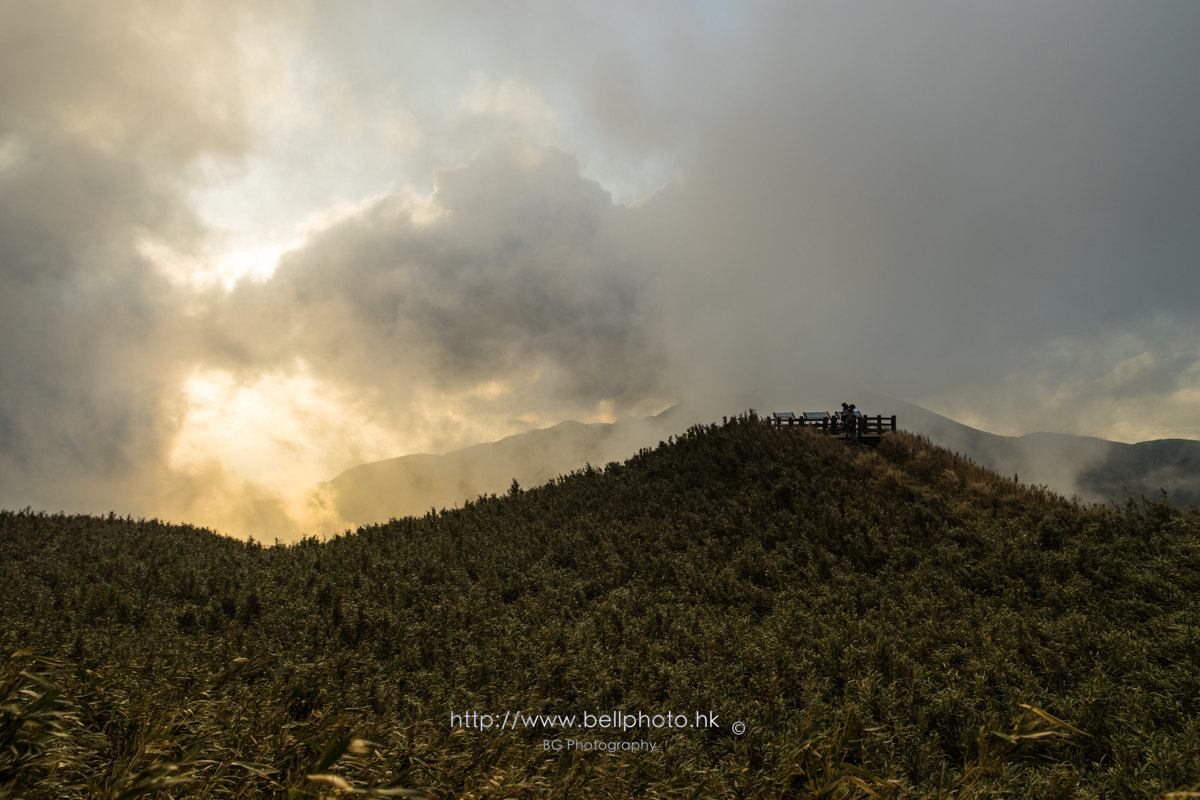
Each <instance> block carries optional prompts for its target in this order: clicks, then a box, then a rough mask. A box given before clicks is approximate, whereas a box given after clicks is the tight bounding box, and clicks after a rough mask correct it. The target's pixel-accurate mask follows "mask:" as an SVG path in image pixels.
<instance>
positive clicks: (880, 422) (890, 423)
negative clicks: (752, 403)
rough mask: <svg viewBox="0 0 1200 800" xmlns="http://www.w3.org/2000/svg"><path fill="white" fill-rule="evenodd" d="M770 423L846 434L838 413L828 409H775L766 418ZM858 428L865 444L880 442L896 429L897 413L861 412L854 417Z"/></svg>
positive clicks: (860, 438)
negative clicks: (796, 411)
mask: <svg viewBox="0 0 1200 800" xmlns="http://www.w3.org/2000/svg"><path fill="white" fill-rule="evenodd" d="M766 422H767V424H768V425H770V426H772V427H775V428H809V429H810V430H817V431H820V432H821V433H827V434H830V435H834V436H840V435H844V434H845V433H846V426H845V425H843V424H842V421H841V419H839V418H838V416H837V415H836V414H831V413H829V412H828V411H804V412H801V413H800V414H797V413H795V412H793V411H775V412H772V413H771V416H769V417H767V418H766ZM854 425H855V426H856V427H857V429H858V440H859V441H860V442H862V443H864V444H871V445H874V444H878V443H879V440H880V438H882V437H883V434H884V433H886V432H888V431H892V432H895V430H896V415H895V414H893V415H891V416H890V417H885V416H883V415H882V414H875V415H870V414H861V415H859V416H856V417H855V418H854Z"/></svg>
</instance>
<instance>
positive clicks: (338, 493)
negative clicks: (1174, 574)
mask: <svg viewBox="0 0 1200 800" xmlns="http://www.w3.org/2000/svg"><path fill="white" fill-rule="evenodd" d="M865 400H866V401H867V402H866V404H865V405H864V408H866V407H868V406H869V410H870V411H871V412H872V413H885V412H886V413H887V414H889V415H890V414H893V413H894V414H896V416H897V424H898V426H899V427H900V428H901V429H903V430H908V431H912V432H914V433H919V434H922V435H924V436H926V437H927V438H929V440H930V441H931V442H933V443H934V444H936V445H939V446H942V447H945V448H947V449H949V450H953V451H956V452H958V453H960V454H962V455H964V456H966V457H967V458H970V459H971V460H972V461H974V462H975V463H977V464H979V465H981V466H984V467H987V468H988V469H991V470H993V471H995V472H997V473H999V474H1000V475H1002V476H1005V477H1012V476H1013V475H1016V476H1017V477H1018V478H1020V480H1021V481H1022V482H1024V483H1028V484H1032V485H1045V486H1048V487H1049V488H1050V489H1052V490H1054V491H1056V492H1058V493H1060V494H1063V495H1066V496H1068V497H1073V496H1074V497H1078V498H1079V499H1081V500H1083V501H1085V502H1089V503H1104V504H1108V503H1117V504H1124V503H1125V502H1126V501H1127V500H1128V499H1129V498H1130V497H1133V498H1135V499H1136V498H1138V497H1140V496H1142V495H1145V496H1146V497H1147V498H1149V499H1158V498H1159V497H1160V493H1161V491H1162V490H1165V491H1166V492H1167V497H1168V500H1169V501H1170V502H1171V503H1173V504H1175V505H1178V506H1186V505H1200V442H1197V441H1193V440H1186V439H1165V440H1158V441H1151V442H1140V443H1138V444H1123V443H1120V442H1111V441H1107V440H1104V439H1098V438H1095V437H1090V436H1075V435H1071V434H1062V433H1031V434H1026V435H1025V436H1001V435H999V434H994V433H988V432H987V431H982V430H978V429H976V428H972V427H970V426H968V425H964V424H962V423H960V422H956V421H954V420H952V419H950V418H949V417H944V416H942V415H940V414H936V413H934V412H932V411H929V410H928V409H925V408H922V407H921V406H917V405H914V404H912V403H906V402H903V401H899V400H893V399H888V398H883V397H874V396H872V397H867V398H865ZM687 413H688V412H686V411H683V410H681V409H680V408H678V407H674V408H671V409H668V410H667V411H664V412H663V413H662V414H659V415H658V416H655V417H648V418H645V419H628V420H621V421H618V422H614V423H590V424H586V423H582V422H562V423H559V424H558V425H554V426H552V427H550V428H543V429H539V430H532V431H528V432H526V433H521V434H516V435H513V436H509V437H507V438H505V439H501V440H499V441H496V442H489V443H486V444H478V445H474V446H472V447H467V448H464V449H461V450H455V451H452V452H449V453H445V454H443V455H428V454H420V455H408V456H401V457H399V458H392V459H387V460H385V461H376V462H372V463H368V464H361V465H359V466H356V467H352V468H350V469H348V470H346V471H345V472H342V473H341V474H340V475H338V476H337V477H336V478H334V479H333V480H332V481H329V482H328V483H326V484H323V485H322V487H321V488H322V489H325V490H329V489H332V490H333V492H332V493H333V498H334V500H333V502H334V503H335V507H336V510H337V513H338V515H339V516H340V517H341V518H342V519H343V520H345V521H346V522H349V523H351V524H353V525H356V526H359V525H371V524H375V523H380V522H384V521H386V520H388V519H391V518H400V517H406V516H419V515H422V514H424V513H426V512H427V511H429V510H430V509H431V508H432V509H442V508H450V507H454V506H459V505H462V504H463V503H464V502H465V501H467V500H472V499H474V498H476V497H479V496H480V495H489V494H503V493H504V492H506V491H508V489H509V488H510V487H511V485H512V482H513V480H514V479H515V480H516V481H517V482H518V484H520V485H521V486H524V487H530V486H537V485H541V484H543V483H546V482H547V481H549V480H551V479H553V478H555V477H557V476H559V475H564V474H567V473H570V472H572V471H574V470H577V469H581V468H583V467H584V466H586V465H587V464H589V463H590V464H592V465H593V466H603V465H604V464H607V463H609V462H611V461H624V460H625V459H627V458H630V457H631V456H633V455H634V454H635V453H636V452H637V451H638V450H639V449H641V448H643V447H653V446H654V445H656V444H657V443H658V442H660V441H663V440H665V439H667V438H668V437H669V436H671V435H677V434H679V433H681V432H682V431H684V430H685V429H686V428H687V427H688V426H689V425H690V424H693V423H694V422H696V421H697V420H693V419H691V418H689V417H688V416H687Z"/></svg>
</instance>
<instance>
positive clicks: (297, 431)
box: [0, 0, 1200, 538]
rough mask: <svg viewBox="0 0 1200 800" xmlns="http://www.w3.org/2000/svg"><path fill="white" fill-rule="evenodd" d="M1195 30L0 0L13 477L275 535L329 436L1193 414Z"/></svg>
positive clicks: (635, 11)
mask: <svg viewBox="0 0 1200 800" xmlns="http://www.w3.org/2000/svg"><path fill="white" fill-rule="evenodd" d="M1198 38H1200V5H1197V4H1195V3H1184V2H1178V3H1177V2H1162V3H1152V4H1137V5H1134V4H1129V3H1122V2H1116V1H1115V0H1051V2H1044V1H1043V0H1038V1H1037V2H1033V1H1032V0H1017V1H1016V2H1005V3H994V4H965V5H964V4H958V3H944V2H932V1H930V0H916V2H909V3H904V4H903V5H876V6H870V7H862V6H852V5H847V4H843V3H827V2H796V3H776V2H765V1H763V2H760V1H759V0H751V1H750V2H733V0H705V2H696V3H660V4H653V5H650V6H647V5H646V4H643V3H633V2H628V0H616V2H610V3H603V4H596V3H583V2H574V1H571V2H555V3H549V2H545V3H537V2H535V3H525V4H519V5H512V4H496V3H482V2H474V0H448V1H447V0H441V1H439V2H436V3H435V2H426V1H425V0H418V1H417V2H406V3H375V2H368V1H367V0H351V1H350V2H346V3H339V4H319V3H306V2H300V3H244V2H235V1H234V0H211V2H202V3H201V2H190V3H189V2H185V3H173V4H156V3H149V2H145V0H112V2H106V3H104V4H102V5H100V4H79V3H73V2H69V1H68V0H38V1H37V2H34V1H33V0H0V286H2V287H3V291H0V506H3V507H7V508H22V507H25V506H27V505H29V506H33V507H34V508H43V509H47V510H51V511H54V510H59V509H62V510H67V511H85V512H100V513H103V512H106V511H108V510H110V509H111V510H115V511H117V512H118V513H120V514H123V515H124V514H133V515H135V516H136V515H155V516H160V517H165V518H168V519H173V520H177V521H178V520H188V521H192V522H196V523H198V524H206V525H212V526H215V527H218V528H220V529H222V530H226V531H229V532H231V533H234V534H236V535H248V534H249V533H250V532H252V531H256V532H257V534H256V535H258V536H259V538H269V537H270V536H271V535H273V532H278V531H283V532H286V535H288V536H292V535H295V533H296V531H321V530H328V529H330V528H335V527H336V526H337V525H339V524H341V520H339V519H338V518H337V516H336V514H335V513H334V511H333V506H332V505H330V503H329V501H328V498H323V497H320V496H313V495H312V494H311V492H310V491H309V490H310V487H312V486H313V485H315V484H318V483H320V482H322V481H328V480H329V479H330V476H336V475H338V474H339V473H341V472H342V471H344V470H346V469H348V468H350V467H352V466H354V465H356V464H362V463H366V462H371V461H377V460H381V459H387V458H392V457H396V456H402V455H405V454H408V455H414V454H420V453H447V452H450V451H453V450H457V449H461V448H464V447H467V446H470V445H475V444H478V443H481V442H493V441H497V440H500V439H503V438H504V437H507V436H511V435H514V434H518V433H522V432H526V431H531V430H536V429H541V428H547V427H550V426H552V425H555V424H558V423H561V422H563V421H564V420H579V421H581V422H583V423H585V424H594V423H612V422H615V421H616V420H618V419H625V418H642V417H647V416H651V415H654V414H657V413H659V412H660V411H662V410H663V409H665V408H667V407H669V406H671V405H672V404H674V403H680V402H689V403H698V404H703V405H704V407H705V408H706V409H714V410H715V412H714V413H715V417H713V416H710V419H712V418H716V417H719V416H720V415H721V414H724V413H729V414H735V413H738V412H739V411H741V410H743V409H745V408H749V407H758V408H766V407H769V406H770V405H771V404H772V403H775V402H791V401H793V400H799V399H805V398H808V397H816V398H823V399H822V400H821V401H820V406H818V407H821V406H825V405H827V404H828V402H829V401H830V399H831V398H836V399H842V398H843V397H844V396H845V394H844V393H847V392H853V391H855V387H866V388H869V389H871V390H873V391H878V392H881V393H885V394H888V395H892V396H898V397H906V398H910V399H911V400H912V401H913V402H916V403H919V404H921V405H923V406H925V407H927V408H930V409H933V410H934V411H936V412H938V413H940V414H944V415H947V416H949V417H953V418H954V419H959V420H962V421H963V422H965V423H966V424H969V425H971V426H974V427H977V428H980V429H986V430H990V431H996V432H998V433H1003V434H1011V435H1020V434H1026V433H1031V432H1034V431H1039V430H1049V431H1059V432H1062V433H1067V434H1073V435H1080V436H1095V437H1098V438H1102V439H1108V440H1113V441H1120V442H1138V441H1145V440H1157V439H1191V440H1195V439H1196V438H1197V437H1200V344H1198V343H1200V312H1198V311H1197V308H1198V306H1197V305H1196V303H1195V298H1196V297H1197V296H1200V273H1198V272H1197V270H1196V269H1195V266H1196V264H1197V263H1200V226H1197V225H1196V224H1195V222H1196V220H1197V219H1200V149H1198V148H1196V146H1195V142H1197V141H1200V82H1197V81H1196V80H1195V76H1196V74H1197V73H1198V72H1200V49H1198V48H1196V47H1195V42H1196V40H1197V39H1198ZM1097 480H1099V478H1097Z"/></svg>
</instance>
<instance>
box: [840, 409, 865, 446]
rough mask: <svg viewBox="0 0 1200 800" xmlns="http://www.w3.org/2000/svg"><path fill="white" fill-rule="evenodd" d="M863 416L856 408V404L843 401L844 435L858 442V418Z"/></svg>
mask: <svg viewBox="0 0 1200 800" xmlns="http://www.w3.org/2000/svg"><path fill="white" fill-rule="evenodd" d="M860 416H861V414H859V413H858V412H857V411H855V410H854V404H853V403H851V404H850V405H846V404H845V403H842V431H843V435H845V437H846V438H847V439H848V440H850V441H851V442H853V443H854V444H858V418H859V417H860Z"/></svg>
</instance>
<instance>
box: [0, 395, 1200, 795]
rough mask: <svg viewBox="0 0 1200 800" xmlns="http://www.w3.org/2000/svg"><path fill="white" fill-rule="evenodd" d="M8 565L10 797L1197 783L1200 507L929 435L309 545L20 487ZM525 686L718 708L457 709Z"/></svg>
mask: <svg viewBox="0 0 1200 800" xmlns="http://www.w3.org/2000/svg"><path fill="white" fill-rule="evenodd" d="M0 564H2V565H3V570H4V587H3V591H2V592H0V658H4V659H6V660H4V661H2V662H0V797H28V798H41V797H47V798H50V797H53V798H70V797H103V798H127V797H135V796H141V795H147V794H149V795H153V796H162V797H174V798H185V797H269V796H279V797H288V796H290V797H313V798H315V797H320V796H330V797H332V796H402V797H407V796H430V797H435V798H452V797H453V798H458V797H470V798H506V797H514V798H516V797H558V798H577V797H578V798H584V797H586V798H623V797H693V798H700V797H729V798H775V797H818V796H819V797H897V798H901V797H903V798H908V797H914V798H916V797H919V798H974V797H989V796H1000V795H1003V796H1016V797H1031V798H1047V799H1048V798H1072V797H1075V798H1088V797H1132V798H1136V797H1155V798H1159V797H1164V796H1174V797H1185V796H1200V795H1192V794H1190V792H1192V791H1200V786H1198V784H1200V745H1198V744H1197V743H1200V648H1198V647H1197V642H1200V599H1198V598H1200V512H1198V511H1197V510H1196V509H1194V508H1193V509H1186V510H1180V509H1178V508H1176V507H1174V506H1171V505H1168V504H1166V503H1163V502H1140V503H1135V502H1132V501H1131V502H1130V503H1129V505H1128V506H1127V507H1125V508H1120V509H1118V508H1107V509H1105V508H1085V507H1081V506H1079V505H1075V504H1072V503H1069V502H1067V501H1066V500H1063V499H1062V498H1059V497H1056V496H1054V495H1052V494H1051V493H1049V492H1047V491H1045V490H1044V489H1038V488H1030V487H1027V486H1022V485H1018V484H1016V483H1014V482H1013V481H1012V480H1009V479H1004V478H1001V477H998V476H997V475H995V474H993V473H990V472H988V471H986V470H983V469H981V468H979V467H976V466H974V465H973V464H971V463H969V462H967V461H966V460H964V459H961V458H959V457H957V456H955V455H954V454H952V453H949V452H947V451H945V450H940V449H937V448H934V447H932V446H930V445H929V444H928V443H927V442H925V441H924V440H921V439H919V438H917V437H914V436H911V435H908V434H904V433H900V434H896V435H894V436H889V437H887V438H885V440H884V441H883V443H882V444H881V445H880V446H879V447H878V449H875V450H872V449H869V448H865V447H863V448H850V447H846V446H844V445H842V444H841V443H839V442H838V441H836V440H831V439H827V438H822V437H821V436H820V435H819V434H813V433H810V432H807V431H802V430H778V429H770V428H768V427H766V426H764V425H762V424H761V423H760V422H759V421H758V420H757V419H756V418H755V417H754V415H753V414H750V415H746V416H742V417H738V418H736V419H732V420H729V421H728V422H726V423H725V424H723V425H719V426H718V425H713V426H707V427H697V428H693V429H691V430H689V431H688V432H687V433H686V434H684V435H682V436H680V437H679V438H678V439H673V440H672V441H670V442H668V443H663V444H661V445H660V446H659V447H658V448H657V449H654V450H643V451H642V452H640V453H639V454H637V455H636V456H635V457H633V458H632V459H630V460H629V461H627V462H626V463H625V464H610V465H608V466H607V467H605V468H603V469H594V468H588V469H585V470H583V471H580V472H577V473H574V474H572V475H569V476H566V477H563V478H560V479H557V480H555V481H553V482H552V483H550V484H547V485H545V486H541V487H537V488H533V489H526V490H523V489H521V488H520V487H519V486H516V485H515V483H514V486H513V487H512V490H511V491H510V492H509V494H508V496H506V497H481V498H479V499H478V500H476V501H474V502H471V503H469V504H467V505H466V507H464V508H461V509H455V510H449V511H443V512H441V513H433V512H430V513H429V514H428V515H426V516H425V517H423V518H406V519H400V520H392V521H391V522H389V523H387V524H384V525H379V526H375V527H369V528H362V529H359V530H358V531H357V532H354V533H350V532H347V533H346V534H344V535H340V536H337V537H334V538H331V539H329V540H328V541H324V542H321V541H318V540H316V539H308V540H305V541H303V542H300V543H298V544H296V545H292V546H282V545H276V546H273V547H270V546H263V545H260V544H257V543H253V542H250V543H244V542H239V541H235V540H232V539H228V538H224V537H221V536H218V535H216V534H214V533H211V532H209V531H204V530H198V529H195V528H190V527H185V526H173V525H166V524H162V523H159V522H157V521H149V522H147V521H135V520H131V519H120V518H116V517H113V516H110V517H108V518H95V517H69V516H61V515H60V516H48V515H44V514H37V513H31V512H29V511H26V512H21V513H11V512H3V514H0ZM10 654H11V656H10ZM516 711H521V712H523V713H545V714H565V715H572V714H573V715H577V717H582V715H583V714H584V713H585V712H588V713H593V714H604V713H608V712H611V711H621V712H626V713H635V714H636V713H638V712H645V713H648V714H654V713H662V712H665V711H672V712H674V713H677V714H678V713H682V714H685V715H686V716H687V718H688V719H689V721H691V720H693V719H694V718H695V715H696V713H697V712H704V713H706V714H708V713H711V714H716V715H718V719H719V727H714V728H687V729H678V728H672V729H667V728H662V729H650V730H647V729H644V728H643V729H636V730H629V731H626V732H621V731H600V730H586V729H584V728H583V727H582V725H580V724H576V725H575V726H574V727H573V728H571V729H548V728H545V727H534V728H529V729H518V730H504V731H499V730H496V729H494V728H493V729H492V730H483V731H481V730H478V729H474V728H468V727H467V725H466V724H463V725H457V724H456V725H454V726H452V725H451V717H450V715H451V713H469V712H478V713H480V714H488V713H490V714H496V715H503V714H504V713H505V712H516ZM734 721H742V722H744V724H745V725H746V727H747V730H746V731H745V732H744V733H743V734H742V735H736V734H735V733H734V732H733V731H732V730H731V725H732V723H733V722H734ZM497 724H498V720H497ZM570 738H574V739H578V740H595V741H605V742H607V741H630V742H632V741H643V740H644V741H647V742H652V743H654V744H655V745H656V749H655V750H654V751H653V752H624V751H620V752H615V753H608V752H579V751H567V750H565V749H564V750H563V751H561V752H555V751H553V750H550V751H547V750H544V749H543V741H544V740H547V739H559V740H561V741H563V742H564V746H565V742H566V740H567V739H570ZM1168 793H1177V794H1173V795H1169V794H1168Z"/></svg>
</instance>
